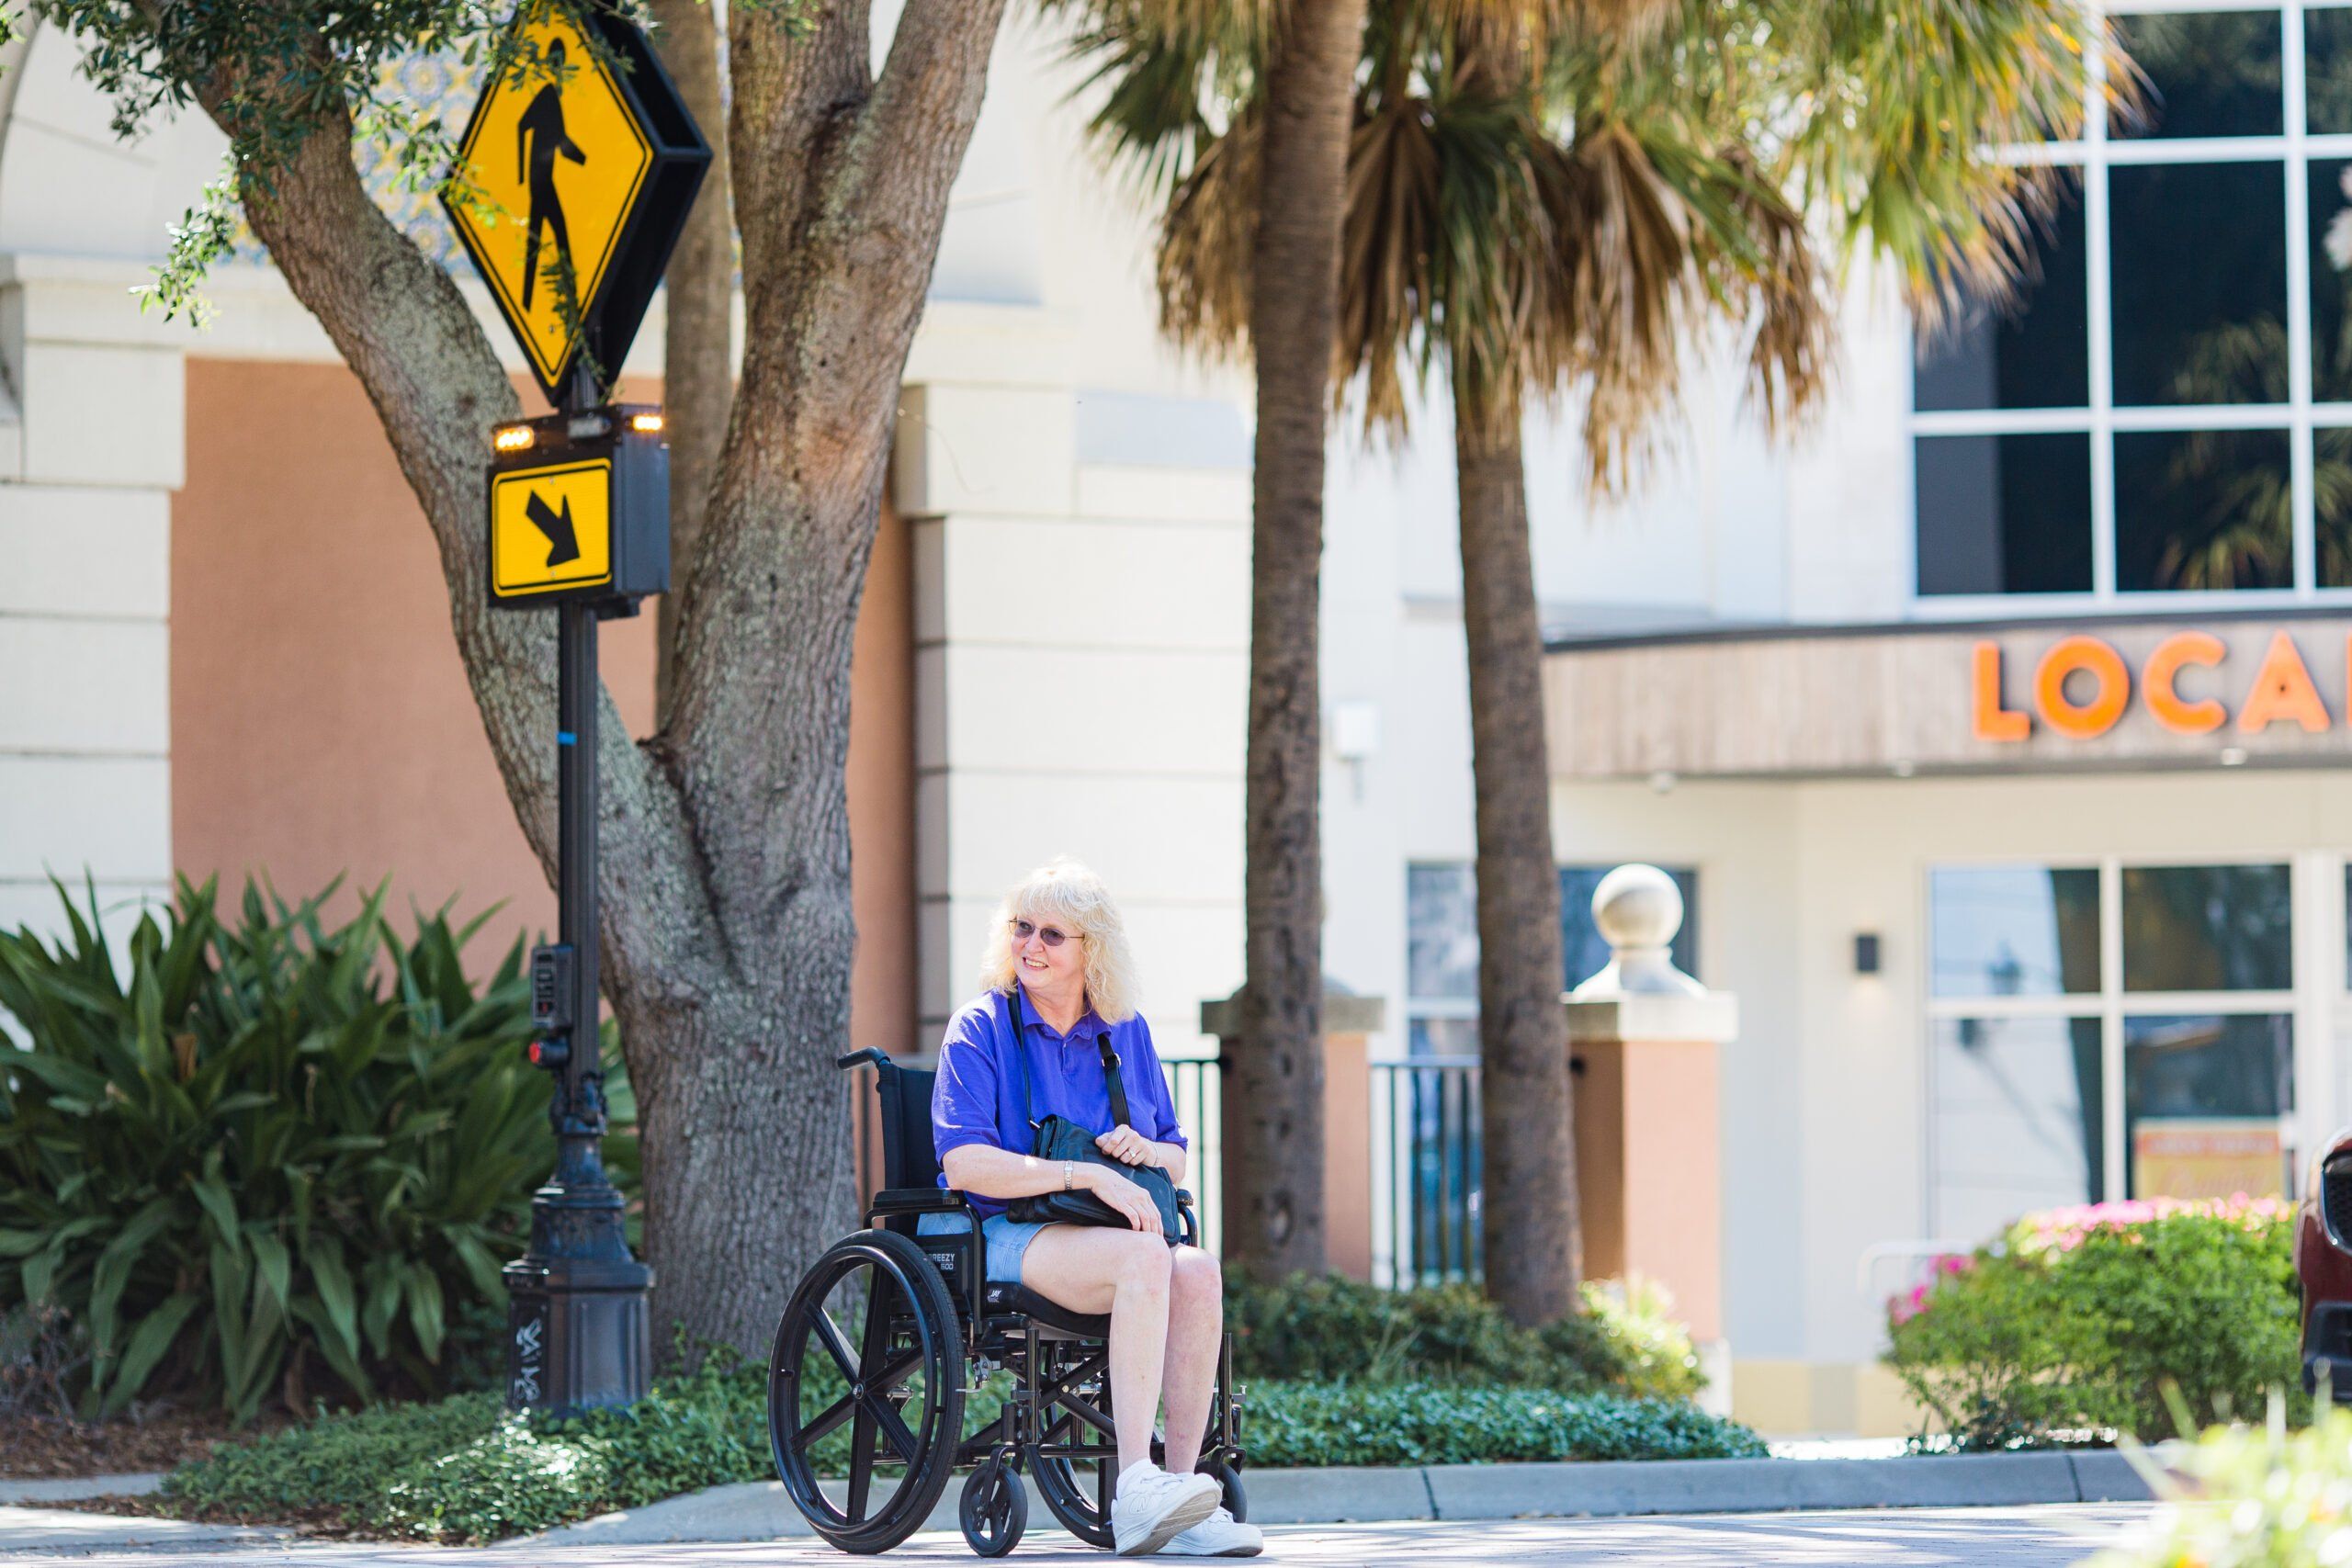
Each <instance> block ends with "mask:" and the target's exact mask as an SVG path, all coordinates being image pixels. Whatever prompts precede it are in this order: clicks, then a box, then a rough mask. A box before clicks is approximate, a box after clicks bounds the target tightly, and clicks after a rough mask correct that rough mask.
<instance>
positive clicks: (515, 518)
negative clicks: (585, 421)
mask: <svg viewBox="0 0 2352 1568" xmlns="http://www.w3.org/2000/svg"><path fill="white" fill-rule="evenodd" d="M612 580H613V460H612V459H611V458H610V457H595V458H591V459H588V460H585V461H582V462H572V463H555V464H551V465H549V466H548V467H547V468H517V469H512V470H509V471H508V472H505V473H502V474H496V475H493V476H492V479H491V481H490V592H491V595H492V598H495V599H526V598H529V597H531V596H532V595H534V594H538V593H554V592H560V591H561V590H564V589H568V588H591V587H594V586H595V585H596V584H598V583H603V582H610V581H612Z"/></svg>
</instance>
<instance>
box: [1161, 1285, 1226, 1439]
mask: <svg viewBox="0 0 2352 1568" xmlns="http://www.w3.org/2000/svg"><path fill="white" fill-rule="evenodd" d="M1170 1263H1171V1265H1172V1267H1171V1269H1170V1277H1169V1285H1168V1361H1167V1366H1166V1369H1165V1371H1164V1372H1163V1374H1162V1377H1161V1381H1160V1389H1161V1392H1162V1393H1163V1394H1164V1395H1165V1396H1166V1398H1167V1400H1168V1468H1169V1470H1170V1471H1171V1472H1174V1473H1175V1474H1178V1475H1183V1474H1186V1473H1187V1472H1190V1471H1191V1470H1192V1468H1193V1465H1195V1464H1196V1463H1198V1462H1199V1461H1200V1457H1201V1441H1202V1439H1203V1438H1204V1437H1206V1436H1207V1434H1208V1425H1209V1395H1210V1394H1211V1393H1213V1392H1215V1390H1216V1357H1217V1349H1218V1348H1219V1347H1220V1346H1221V1345H1222V1344H1223V1343H1224V1340H1225V1275H1224V1272H1223V1271H1222V1270H1221V1269H1218V1268H1217V1262H1216V1258H1215V1257H1213V1256H1211V1255H1210V1254H1208V1253H1205V1252H1203V1251H1202V1250H1201V1249H1200V1248H1199V1247H1178V1248H1176V1249H1175V1256H1174V1258H1171V1259H1170Z"/></svg>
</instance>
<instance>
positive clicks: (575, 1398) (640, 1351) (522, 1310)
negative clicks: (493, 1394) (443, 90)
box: [505, 1186, 653, 1416]
mask: <svg viewBox="0 0 2352 1568" xmlns="http://www.w3.org/2000/svg"><path fill="white" fill-rule="evenodd" d="M505 1274H506V1291H507V1299H508V1307H507V1332H508V1339H507V1359H506V1364H507V1385H506V1403H507V1404H508V1405H509V1406H511V1407H513V1408H515V1409H518V1410H520V1409H525V1408H530V1409H537V1410H544V1411H546V1412H548V1414H549V1415H552V1416H573V1415H577V1414H579V1413H580V1412H581V1411H583V1410H591V1409H595V1408H597V1407H599V1406H603V1405H615V1404H635V1403H636V1402H637V1401H639V1400H640V1399H642V1398H644V1397H645V1393H646V1389H647V1387H648V1385H649V1383H650V1381H651V1377H652V1370H653V1346H652V1337H651V1332H650V1317H649V1314H648V1313H647V1310H646V1301H647V1297H648V1296H649V1295H650V1293H651V1292H652V1289H653V1270H652V1269H649V1268H647V1267H646V1266H645V1265H644V1264H642V1263H639V1262H638V1261H637V1260H636V1259H635V1258H631V1257H629V1255H628V1243H627V1242H626V1241H625V1240H624V1239H623V1237H622V1235H621V1211H620V1194H619V1193H617V1192H616V1191H614V1190H613V1189H612V1188H611V1187H610V1186H606V1187H605V1189H604V1190H603V1191H602V1192H601V1193H599V1192H596V1191H595V1190H593V1189H591V1190H587V1191H577V1190H571V1189H568V1188H563V1187H555V1186H548V1187H542V1188H540V1189H539V1190H538V1191H537V1193H536V1194H535V1195H534V1196H533V1197H532V1199H531V1249H530V1251H529V1252H528V1253H527V1254H526V1255H525V1256H524V1257H522V1258H517V1259H516V1260H515V1261H514V1262H512V1263H510V1264H508V1265H507V1266H506V1269H505Z"/></svg>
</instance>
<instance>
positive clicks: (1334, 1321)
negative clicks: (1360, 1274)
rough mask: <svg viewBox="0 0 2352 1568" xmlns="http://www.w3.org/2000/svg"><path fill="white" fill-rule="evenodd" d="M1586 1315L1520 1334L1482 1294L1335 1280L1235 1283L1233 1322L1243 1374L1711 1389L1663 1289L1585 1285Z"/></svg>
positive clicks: (1655, 1391)
mask: <svg viewBox="0 0 2352 1568" xmlns="http://www.w3.org/2000/svg"><path fill="white" fill-rule="evenodd" d="M1584 1300H1585V1308H1586V1310H1585V1311H1584V1312H1582V1313H1578V1314H1575V1315H1573V1316H1570V1317H1566V1318H1562V1319H1560V1320H1559V1321H1558V1322H1556V1323H1552V1324H1547V1325H1544V1327H1542V1328H1540V1329H1532V1330H1531V1329H1523V1328H1521V1327H1519V1326H1517V1325H1514V1324H1513V1323H1511V1321H1510V1319H1509V1318H1507V1317H1505V1316H1504V1315H1503V1314H1502V1312H1501V1310H1500V1309H1498V1307H1497V1306H1496V1305H1495V1304H1494V1303H1492V1302H1490V1301H1488V1300H1487V1299H1486V1298H1485V1297H1484V1296H1482V1295H1480V1294H1479V1293H1478V1291H1477V1287H1476V1286H1475V1285H1469V1284H1459V1283H1457V1284H1448V1285H1438V1286H1432V1287H1427V1288H1423V1289H1419V1290H1410V1291H1384V1290H1381V1289H1379V1288H1377V1287H1375V1286H1372V1285H1365V1284H1359V1283H1357V1282H1356V1281H1355V1280H1349V1279H1346V1278H1344V1277H1342V1276H1340V1275H1337V1274H1323V1275H1313V1276H1309V1275H1297V1276H1295V1277H1293V1278H1291V1279H1289V1280H1282V1281H1280V1282H1278V1283H1261V1282H1259V1281H1256V1280H1249V1279H1246V1278H1242V1277H1239V1276H1237V1277H1235V1278H1234V1279H1233V1280H1230V1281H1228V1283H1227V1292H1226V1322H1227V1325H1228V1326H1230V1327H1231V1328H1232V1329H1233V1331H1234V1341H1235V1351H1234V1354H1235V1359H1236V1362H1237V1364H1238V1368H1239V1371H1241V1372H1242V1373H1243V1374H1244V1375H1246V1376H1252V1377H1280V1378H1301V1379H1324V1380H1333V1379H1348V1380H1359V1381H1364V1382H1408V1381H1419V1382H1479V1383H1515V1384H1524V1385H1527V1386H1531V1387H1537V1388H1549V1389H1555V1390H1559V1391H1563V1392H1570V1393H1574V1392H1597V1391H1600V1390H1602V1389H1619V1390H1623V1391H1625V1392H1629V1393H1636V1394H1642V1395H1647V1396H1650V1397H1654V1398H1660V1399H1687V1398H1689V1397H1690V1396H1691V1395H1692V1394H1694V1393H1698V1391H1699V1389H1700V1388H1701V1386H1702V1384H1703V1383H1704V1382H1705V1380H1704V1379H1703V1378H1702V1376H1701V1375H1700V1372H1699V1358H1698V1356H1697V1354H1696V1352H1695V1351H1693V1349H1692V1348H1691V1336H1690V1334H1689V1333H1688V1332H1687V1331H1686V1330H1685V1329H1684V1328H1683V1327H1682V1325H1680V1324H1679V1323H1677V1322H1675V1321H1674V1319H1673V1317H1672V1315H1671V1314H1670V1305H1671V1303H1669V1302H1668V1298H1667V1295H1666V1292H1665V1291H1664V1290H1663V1289H1662V1288H1660V1287H1658V1286H1657V1285H1655V1284H1650V1283H1646V1282H1641V1283H1637V1285H1636V1288H1635V1289H1634V1290H1633V1291H1632V1292H1627V1291H1625V1290H1624V1289H1623V1287H1621V1286H1618V1285H1616V1284H1614V1283H1602V1282H1594V1283H1588V1284H1587V1285H1586V1286H1585V1290H1584Z"/></svg>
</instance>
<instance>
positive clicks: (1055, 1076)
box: [921, 860, 1263, 1556]
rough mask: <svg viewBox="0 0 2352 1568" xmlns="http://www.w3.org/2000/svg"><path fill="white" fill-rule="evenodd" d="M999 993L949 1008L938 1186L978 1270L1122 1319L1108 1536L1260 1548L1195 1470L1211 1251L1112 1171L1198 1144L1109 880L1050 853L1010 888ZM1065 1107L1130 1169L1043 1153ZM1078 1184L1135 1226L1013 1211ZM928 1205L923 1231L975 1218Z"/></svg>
mask: <svg viewBox="0 0 2352 1568" xmlns="http://www.w3.org/2000/svg"><path fill="white" fill-rule="evenodd" d="M982 977H983V980H984V982H985V984H986V986H987V987H988V988H987V990H986V991H985V992H983V993H982V995H981V996H980V997H979V998H978V999H977V1000H975V1001H973V1002H972V1003H970V1004H969V1005H967V1007H965V1008H964V1010H962V1011H960V1012H958V1013H957V1014H956V1016H955V1018H954V1019H953V1020H952V1021H949V1023H948V1026H947V1033H946V1038H945V1040H944V1042H943V1043H942V1044H941V1046H940V1051H939V1077H938V1079H937V1081H936V1083H935V1085H934V1086H933V1092H932V1102H931V1105H932V1132H933V1139H934V1142H935V1144H936V1146H937V1149H938V1153H939V1158H940V1165H941V1174H940V1178H939V1181H940V1185H941V1186H943V1187H946V1188H951V1189H956V1190H961V1191H962V1192H963V1193H965V1194H966V1196H967V1199H968V1200H969V1201H970V1203H971V1205H972V1207H973V1209H974V1210H976V1211H978V1213H979V1214H980V1215H981V1235H982V1237H983V1240H984V1242H985V1246H986V1261H985V1263H984V1266H983V1267H984V1272H985V1277H986V1278H987V1279H988V1280H990V1281H996V1282H1001V1283H1005V1284H1018V1285H1023V1286H1025V1287H1027V1288H1028V1289H1029V1290H1030V1291H1032V1292H1035V1293H1037V1294H1038V1295H1042V1296H1044V1297H1046V1298H1047V1299H1048V1300H1050V1301H1052V1302H1055V1303H1059V1304H1060V1305H1062V1306H1064V1307H1067V1308H1069V1309H1071V1310H1072V1311H1075V1312H1080V1313H1086V1314H1108V1315H1109V1317H1110V1324H1111V1331H1110V1366H1109V1373H1108V1375H1109V1382H1110V1389H1109V1393H1110V1396H1111V1411H1112V1418H1113V1423H1114V1427H1115V1430H1116V1434H1117V1442H1118V1480H1117V1486H1116V1490H1115V1492H1114V1495H1113V1497H1112V1500H1111V1510H1110V1513H1111V1517H1110V1520H1109V1523H1110V1526H1111V1533H1112V1535H1113V1536H1114V1538H1115V1544H1116V1548H1117V1550H1118V1551H1120V1552H1121V1553H1122V1554H1124V1555H1135V1554H1140V1553H1144V1552H1152V1551H1168V1552H1170V1553H1178V1554H1185V1555H1194V1556H1250V1555H1254V1554H1255V1553H1256V1552H1258V1551H1260V1550H1261V1546H1262V1545H1263V1538H1262V1537H1261V1534H1260V1532H1259V1531H1258V1529H1257V1528H1256V1527H1255V1526H1252V1525H1249V1524H1244V1523H1241V1522H1239V1521H1238V1520H1236V1519H1235V1518H1234V1517H1233V1515H1232V1514H1231V1513H1230V1512H1228V1511H1227V1509H1226V1508H1224V1507H1221V1506H1219V1498H1220V1487H1219V1484H1218V1482H1217V1480H1216V1478H1214V1477H1212V1476H1210V1475H1205V1474H1198V1473H1195V1472H1194V1470H1193V1465H1194V1463H1195V1461H1197V1460H1198V1458H1199V1457H1200V1453H1201V1445H1202V1441H1203V1438H1204V1436H1205V1434H1206V1429H1207V1426H1208V1420H1209V1413H1210V1404H1211V1398H1212V1394H1213V1392H1214V1385H1215V1383H1216V1377H1217V1372H1218V1351H1219V1348H1220V1347H1221V1345H1222V1344H1223V1340H1224V1320H1225V1303H1224V1280H1223V1277H1222V1275H1221V1274H1220V1273H1219V1271H1218V1269H1217V1262H1216V1258H1214V1257H1212V1256H1211V1255H1210V1254H1208V1253H1206V1252H1204V1251H1203V1250H1201V1249H1200V1248H1199V1247H1188V1246H1182V1245H1177V1244H1176V1243H1175V1238H1173V1237H1171V1236H1169V1235H1165V1234H1164V1232H1165V1225H1164V1223H1163V1221H1162V1218H1161V1214H1160V1211H1159V1207H1158V1206H1157V1205H1156V1204H1155V1202H1154V1200H1153V1198H1152V1197H1151V1196H1150V1195H1149V1194H1148V1193H1147V1192H1146V1190H1145V1189H1144V1188H1143V1187H1142V1186H1141V1185H1139V1184H1138V1183H1137V1181H1136V1180H1134V1179H1130V1178H1129V1177H1128V1176H1127V1175H1125V1174H1123V1173H1122V1170H1121V1169H1120V1168H1119V1167H1126V1168H1141V1167H1149V1166H1158V1167H1159V1168H1162V1169H1163V1170H1165V1171H1167V1173H1168V1174H1169V1177H1170V1179H1171V1180H1172V1181H1174V1182H1176V1183H1179V1184H1181V1183H1182V1180H1183V1179H1184V1172H1185V1168H1186V1165H1187V1163H1188V1158H1189V1156H1190V1152H1191V1150H1190V1143H1189V1140H1188V1139H1187V1138H1186V1136H1185V1134H1184V1129H1183V1128H1182V1126H1181V1125H1180V1124H1179V1123H1178V1122H1177V1120H1176V1111H1175V1106H1174V1105H1173V1103H1172V1102H1171V1101H1170V1098H1169V1093H1168V1081H1167V1078H1166V1076H1165V1075H1164V1074H1163V1073H1162V1071H1161V1070H1160V1065H1159V1054H1158V1053H1157V1052H1156V1051H1155V1050H1153V1048H1152V1043H1151V1031H1150V1028H1149V1027H1148V1025H1147V1024H1146V1023H1145V1022H1144V1020H1143V1018H1142V1017H1141V1016H1140V1015H1139V1014H1138V1013H1137V1012H1136V1001H1135V985H1134V964H1133V958H1132V956H1131V954H1130V953H1129V951H1128V946H1127V937H1126V931H1125V927H1124V926H1123V925H1122V923H1121V921H1120V919H1119V913H1118V910H1117V908H1115V907H1114V905H1113V904H1112V902H1111V898H1110V895H1109V893H1108V892H1107V891H1106V890H1105V889H1104V887H1103V883H1102V881H1101V880H1100V879H1099V878H1098V877H1096V876H1095V874H1093V873H1092V872H1091V871H1089V870H1088V869H1086V868H1085V867H1083V866H1081V865H1079V864H1077V863H1074V862H1070V861H1067V860H1064V861H1057V862H1056V863H1053V864H1052V865H1049V866H1046V867H1045V868H1044V869H1042V870H1039V871H1037V872H1035V873H1032V874H1030V876H1029V877H1028V878H1027V879H1026V880H1025V881H1023V883H1022V884H1021V885H1020V886H1017V887H1015V888H1013V889H1012V892H1010V893H1009V894H1007V895H1006V897H1005V899H1004V902H1003V904H1002V906H1001V908H999V910H998V912H997V919H996V925H995V928H994V929H993V930H992V931H991V932H990V933H989V940H988V947H987V952H986V957H985V960H984V962H983V964H982ZM1105 1034H1107V1035H1108V1036H1109V1039H1110V1043H1111V1045H1112V1046H1113V1048H1114V1050H1115V1052H1116V1060H1117V1077H1118V1081H1119V1083H1120V1085H1121V1087H1122V1088H1123V1089H1125V1095H1124V1099H1125V1102H1126V1104H1125V1109H1126V1111H1128V1122H1129V1124H1117V1123H1114V1115H1113V1103H1112V1091H1111V1078H1110V1076H1109V1072H1108V1069H1107V1064H1106V1060H1105V1058H1104V1057H1103V1055H1100V1054H1099V1042H1100V1040H1101V1037H1102V1036H1103V1035H1105ZM1048 1113H1058V1114H1059V1115H1061V1116H1063V1117H1066V1118H1068V1119H1069V1120H1070V1121H1072V1122H1077V1123H1079V1124H1080V1126H1081V1127H1083V1128H1084V1129H1085V1130H1086V1131H1087V1132H1089V1133H1093V1134H1098V1135H1097V1136H1096V1137H1095V1140H1094V1142H1095V1144H1096V1145H1097V1146H1098V1147H1099V1148H1100V1149H1101V1150H1102V1151H1103V1153H1104V1154H1106V1155H1108V1156H1111V1157H1112V1159H1113V1160H1114V1161H1116V1162H1118V1166H1114V1165H1108V1164H1095V1163H1090V1162H1084V1161H1075V1160H1051V1159H1041V1158H1039V1157H1037V1156H1035V1155H1034V1154H1032V1153H1031V1152H1030V1150H1031V1149H1032V1148H1033V1147H1034V1146H1035V1145H1034V1138H1035V1134H1034V1131H1033V1127H1032V1123H1031V1117H1032V1116H1033V1115H1034V1116H1035V1117H1038V1118H1041V1119H1042V1118H1043V1117H1045V1116H1046V1115H1047V1114H1048ZM1079 1189H1083V1190H1087V1191H1091V1193H1093V1194H1094V1195H1095V1196H1096V1197H1098V1198H1100V1199H1102V1200H1103V1202H1105V1203H1107V1204H1108V1205H1110V1207H1111V1209H1112V1210H1114V1211H1115V1212H1116V1213H1117V1214H1118V1215H1119V1216H1120V1217H1121V1218H1122V1219H1124V1220H1125V1224H1124V1225H1118V1226H1113V1225H1105V1224H1032V1223H1027V1222H1023V1221H1019V1220H1015V1219H1013V1218H1012V1217H1011V1216H1010V1215H1009V1214H1008V1213H1006V1206H1007V1204H1008V1203H1009V1202H1010V1201H1012V1200H1014V1199H1019V1198H1027V1197H1032V1196H1035V1195H1038V1194H1045V1193H1053V1192H1060V1191H1069V1190H1079ZM966 1226H967V1220H966V1217H965V1216H964V1215H963V1214H960V1213H958V1214H944V1213H933V1214H925V1215H923V1216H922V1221H921V1229H922V1232H924V1233H927V1234H937V1233H939V1232H943V1231H947V1230H956V1231H961V1230H963V1229H965V1228H966ZM1163 1398H1164V1399H1165V1400H1166V1402H1167V1412H1168V1420H1167V1427H1166V1435H1165V1448H1164V1452H1165V1456H1166V1468H1164V1469H1163V1468H1161V1467H1160V1466H1159V1465H1157V1464H1154V1463H1153V1462H1152V1439H1153V1416H1154V1415H1155V1414H1156V1413H1157V1412H1158V1410H1159V1405H1160V1402H1161V1400H1162V1399H1163Z"/></svg>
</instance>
